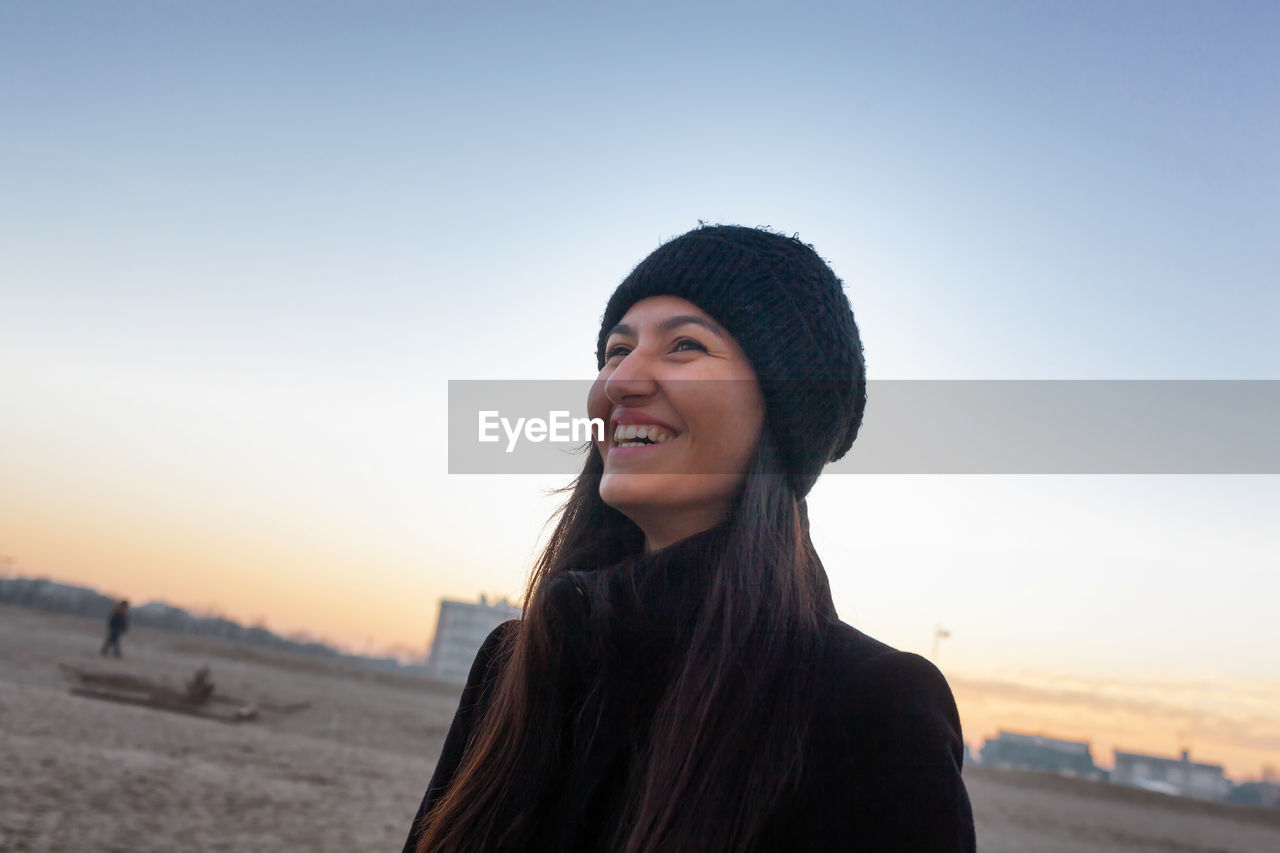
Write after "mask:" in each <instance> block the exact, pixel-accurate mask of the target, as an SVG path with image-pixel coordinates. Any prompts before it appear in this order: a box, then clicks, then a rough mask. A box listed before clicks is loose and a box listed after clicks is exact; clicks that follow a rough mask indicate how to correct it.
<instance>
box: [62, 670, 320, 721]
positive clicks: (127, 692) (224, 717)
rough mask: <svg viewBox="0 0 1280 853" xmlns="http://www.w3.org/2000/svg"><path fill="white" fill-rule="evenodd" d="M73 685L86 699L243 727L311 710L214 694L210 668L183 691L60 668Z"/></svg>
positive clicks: (305, 705)
mask: <svg viewBox="0 0 1280 853" xmlns="http://www.w3.org/2000/svg"><path fill="white" fill-rule="evenodd" d="M59 666H60V668H61V670H62V673H63V675H64V676H66V677H67V678H68V679H69V680H71V681H72V682H73V684H72V687H71V692H72V693H74V694H75V695H77V696H84V697H86V698H89V699H102V700H105V701H108V702H120V703H122V704H126V705H142V706H144V707H147V708H155V709H157V710H161V711H172V712H174V713H178V714H189V715H191V716H195V717H201V718H203V719H206V720H215V721H217V722H220V723H242V722H245V721H248V720H255V719H257V718H258V716H259V714H260V713H261V712H262V711H269V712H272V713H277V714H291V713H294V712H297V711H302V710H305V709H307V708H308V707H310V703H309V702H297V703H293V704H290V705H277V704H274V703H271V702H257V703H253V702H246V701H244V700H242V699H236V698H234V697H231V696H227V695H225V694H220V693H218V692H217V690H216V688H215V686H214V683H213V682H212V681H211V680H210V678H209V667H207V666H202V667H200V668H199V669H197V670H196V672H195V674H194V675H193V676H192V677H191V678H190V679H189V680H188V681H187V683H186V685H185V686H184V688H183V689H182V690H178V689H176V688H174V687H171V686H169V685H167V684H163V683H160V682H157V681H152V680H150V679H146V678H140V677H138V676H136V675H125V674H123V673H114V672H91V671H89V670H84V669H79V668H77V667H72V666H67V665H66V664H60V665H59Z"/></svg>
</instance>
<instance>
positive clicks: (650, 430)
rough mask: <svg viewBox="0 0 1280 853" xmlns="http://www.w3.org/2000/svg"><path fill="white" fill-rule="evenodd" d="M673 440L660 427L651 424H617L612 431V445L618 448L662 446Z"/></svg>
mask: <svg viewBox="0 0 1280 853" xmlns="http://www.w3.org/2000/svg"><path fill="white" fill-rule="evenodd" d="M673 438H675V436H673V435H672V434H671V433H669V432H667V431H666V430H665V429H663V428H662V427H660V426H654V425H653V424H618V426H617V428H616V429H614V431H613V443H614V444H615V445H617V446H618V447H644V446H645V445H648V444H663V443H665V442H668V441H670V440H671V439H673Z"/></svg>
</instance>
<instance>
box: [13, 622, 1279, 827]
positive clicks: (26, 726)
mask: <svg viewBox="0 0 1280 853" xmlns="http://www.w3.org/2000/svg"><path fill="white" fill-rule="evenodd" d="M100 628H101V626H100V625H99V624H98V623H97V622H94V621H89V620H84V619H81V618H78V617H70V616H57V615H49V614H44V613H37V612H33V611H29V610H24V609H21V608H15V607H11V606H0V732H3V737H0V851H15V853H16V851H62V850H68V851H72V850H74V851H293V850H299V851H301V850H307V851H357V850H358V851H384V850H385V851H392V850H399V849H400V845H401V844H402V843H403V840H404V836H405V833H406V831H407V829H408V823H409V820H410V819H411V817H412V815H413V813H414V810H415V809H416V807H417V803H418V800H419V798H420V797H421V795H422V790H423V788H424V787H425V784H426V781H427V779H428V778H429V777H430V775H431V770H432V766H433V763H434V760H435V757H436V755H437V754H438V752H439V750H440V746H441V743H442V740H443V737H444V734H445V732H446V731H447V729H448V725H449V721H450V719H451V717H452V714H453V710H454V706H455V704H456V702H457V688H456V687H453V686H450V685H444V684H440V683H436V682H431V681H428V680H426V679H421V678H412V677H407V676H399V675H393V674H384V673H378V672H375V671H372V670H368V669H365V668H362V667H359V666H356V665H354V664H350V663H345V662H332V661H325V660H321V659H314V658H309V657H304V656H300V655H294V654H286V653H278V652H271V651H265V650H259V649H256V648H253V647H247V646H243V645H237V644H234V643H230V642H224V641H217V640H206V639H197V638H192V637H186V636H182V635H176V634H168V633H164V632H159V631H148V630H146V629H134V630H132V631H130V632H129V633H128V634H127V635H126V636H125V639H124V652H125V656H124V657H123V658H122V659H120V660H113V659H105V658H102V657H100V656H99V655H98V645H99V643H100V642H101V639H102V638H101V630H100ZM60 665H62V666H73V667H79V668H81V669H86V670H95V671H111V672H117V673H120V674H130V675H136V676H141V677H146V678H150V679H158V680H164V681H167V682H169V683H171V684H172V685H173V686H175V687H181V685H182V684H183V683H184V682H185V681H186V680H187V679H188V678H190V677H191V675H192V673H193V672H194V671H195V670H196V669H197V668H199V667H200V666H206V665H207V666H208V667H209V668H210V671H211V676H212V680H213V682H214V683H215V685H216V688H217V692H218V693H220V694H227V695H230V696H234V697H237V698H240V699H244V700H246V701H250V702H253V703H256V704H258V705H259V706H261V707H262V708H264V709H267V708H273V707H277V708H278V707H287V706H290V705H295V704H299V703H304V702H305V703H308V705H307V707H306V708H305V709H304V710H300V711H295V712H293V713H282V712H281V713H276V712H271V711H268V710H263V712H262V714H261V716H260V718H259V719H257V720H254V721H251V722H245V723H240V724H234V725H231V724H223V723H218V722H212V721H209V720H204V719H200V718H196V717H188V716H183V715H180V714H173V713H166V712H163V711H157V710H152V709H148V708H143V707H134V706H129V705H119V704H114V703H109V702H102V701H96V700H93V699H88V698H84V697H81V696H75V695H72V694H71V693H70V692H69V690H68V687H69V682H68V681H67V679H66V678H65V676H64V675H63V674H62V672H61V671H60V669H59V667H60ZM966 780H967V783H968V785H969V790H970V794H971V797H972V800H973V804H974V810H975V814H976V818H977V822H978V842H979V849H981V850H983V851H1009V853H1014V851H1045V853H1059V851H1061V853H1086V852H1087V851H1088V852H1089V853H1092V851H1110V850H1115V851H1187V853H1190V851H1233V853H1234V851H1241V853H1244V852H1245V851H1249V853H1271V851H1275V850H1280V811H1270V812H1266V811H1259V810H1253V809H1245V808H1238V807H1231V806H1225V805H1217V804H1207V803H1197V802H1191V801H1187V800H1182V799H1178V798H1174V797H1168V796H1164V795H1160V794H1152V793H1146V792H1141V791H1132V790H1127V789H1121V788H1116V787H1113V786H1108V785H1101V784H1094V783H1086V782H1078V781H1074V780H1069V779H1060V778H1057V777H1053V776H1041V775H1037V774H1021V773H1008V772H999V771H992V770H985V769H982V768H970V769H967V770H966ZM833 843H834V842H833ZM841 849H843V848H841Z"/></svg>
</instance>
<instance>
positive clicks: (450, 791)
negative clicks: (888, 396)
mask: <svg viewBox="0 0 1280 853" xmlns="http://www.w3.org/2000/svg"><path fill="white" fill-rule="evenodd" d="M597 361H598V364H597V367H598V368H599V371H600V373H599V376H598V378H597V380H596V382H595V384H594V385H593V386H592V389H591V392H590V395H589V399H588V411H589V413H590V416H591V418H592V419H593V420H595V419H598V420H600V421H602V422H603V423H604V424H606V426H607V428H606V429H605V431H604V434H603V435H597V436H596V440H595V441H594V442H593V443H592V444H591V445H590V448H589V451H588V455H587V460H586V463H585V466H584V469H583V471H582V473H581V475H579V477H578V479H577V480H576V481H575V483H574V484H573V486H572V493H571V495H570V497H569V499H568V501H567V502H566V504H565V506H564V508H563V510H562V512H561V514H560V518H559V522H558V524H557V526H556V528H555V531H554V533H553V534H552V537H551V540H550V542H549V544H548V545H547V548H546V550H545V551H544V552H543V554H542V556H541V558H540V559H539V561H538V564H537V566H536V567H535V569H534V572H533V574H532V577H531V578H530V581H529V588H528V592H527V595H526V605H525V611H524V618H523V619H520V620H517V621H512V622H508V623H506V624H504V625H502V626H500V627H499V628H498V629H497V630H495V631H494V632H493V634H491V635H490V637H489V639H488V640H487V641H486V642H485V644H484V646H483V647H482V648H481V649H480V652H479V654H478V655H477V657H476V660H475V663H474V665H473V667H472V670H471V675H470V678H469V680H468V683H467V686H466V688H465V690H464V692H463V696H462V700H461V702H460V704H459V707H458V712H457V715H456V716H455V718H454V722H453V726H452V728H451V729H450V732H449V735H448V737H447V739H446V742H445V746H444V750H443V753H442V755H441V757H440V761H439V763H438V765H437V767H436V771H435V774H434V775H433V777H432V779H431V781H430V783H429V785H428V788H427V792H426V795H425V796H424V798H423V801H422V806H421V808H420V810H419V812H418V816H417V818H416V819H415V821H414V823H413V826H412V829H411V831H410V834H409V839H408V841H407V842H406V844H405V851H406V853H413V851H417V853H425V851H488V850H512V851H515V850H548V851H587V850H621V851H630V852H631V853H640V851H689V853H693V851H698V853H704V851H739V850H759V851H786V850H806V851H808V850H813V849H824V850H825V849H833V848H838V849H851V850H864V849H865V850H875V851H884V850H903V851H968V850H973V849H974V846H975V842H974V830H973V819H972V813H971V809H970V806H969V800H968V796H967V794H966V792H965V787H964V783H963V782H962V781H961V777H960V766H961V755H962V742H961V738H960V723H959V719H958V717H957V714H956V708H955V702H954V700H953V698H952V695H951V691H950V689H949V687H948V686H947V683H946V681H945V680H944V679H943V678H942V675H941V674H940V673H939V672H938V670H937V669H936V668H935V667H934V666H933V665H932V664H930V663H929V662H927V661H925V660H924V659H923V658H920V657H918V656H915V655H910V654H904V653H902V652H898V651H896V650H894V649H892V648H890V647H888V646H886V645H884V644H883V643H880V642H878V641H876V640H874V639H872V638H870V637H868V636H866V635H865V634H862V633H861V632H859V631H858V630H856V629H855V628H853V627H851V626H849V625H847V624H845V623H843V622H841V621H840V620H839V619H838V617H837V616H836V613H835V608H834V606H833V604H832V602H831V594H830V590H829V585H828V582H827V576H826V572H825V570H824V569H823V566H822V563H821V561H820V560H819V559H818V555H817V553H816V552H815V551H814V548H813V543H812V541H811V539H810V536H809V523H808V511H807V507H806V503H805V496H806V495H807V494H808V492H809V490H810V489H811V488H812V486H813V484H814V482H815V481H816V480H817V478H818V475H819V474H820V473H821V471H822V468H823V466H824V465H825V464H826V463H827V462H828V461H831V460H835V459H838V458H840V457H841V456H843V455H844V454H845V453H846V452H847V451H848V450H849V449H850V447H851V446H852V444H853V442H854V439H855V438H856V437H857V433H858V428H859V426H860V424H861V421H862V413H863V409H864V407H865V401H866V379H865V369H864V363H863V357H862V345H861V340H860V337H859V334H858V329H857V325H856V324H855V323H854V319H853V312H852V309H851V308H850V306H849V302H848V299H847V298H846V296H845V294H844V289H843V286H842V285H841V283H840V281H839V279H837V278H836V276H835V274H834V273H833V272H832V271H831V269H830V268H829V267H828V266H827V265H826V263H825V262H823V261H822V259H821V258H820V257H819V256H818V255H817V254H816V253H815V252H814V251H813V249H812V248H811V247H810V246H807V245H805V244H804V243H801V242H800V241H799V240H796V239H794V238H788V237H784V236H781V235H778V234H773V233H771V232H768V231H763V230H759V229H750V228H741V227H737V226H715V227H704V228H699V229H696V230H694V231H691V232H689V233H688V234H685V235H683V236H681V237H678V238H676V239H675V240H672V241H670V242H668V243H666V244H664V245H663V246H661V247H659V248H658V249H657V250H655V251H654V252H653V253H652V254H651V255H650V256H649V257H648V258H646V259H645V260H644V261H642V262H641V263H640V265H639V266H637V267H636V268H635V270H633V271H632V273H631V274H630V275H629V276H628V277H627V278H626V280H624V281H623V282H622V284H621V285H619V287H618V288H617V290H616V291H615V292H614V294H613V296H612V297H611V298H610V300H609V303H608V306H607V307H606V309H605V313H604V318H603V321H602V324H601V328H600V332H599V336H598V338H597Z"/></svg>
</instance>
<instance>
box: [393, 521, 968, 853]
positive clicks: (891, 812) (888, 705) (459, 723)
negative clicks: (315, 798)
mask: <svg viewBox="0 0 1280 853" xmlns="http://www.w3.org/2000/svg"><path fill="white" fill-rule="evenodd" d="M719 535H722V531H711V532H707V533H704V534H699V535H698V536H695V537H691V538H690V539H687V540H684V541H683V542H680V543H676V544H675V545H673V546H671V547H670V548H666V549H663V550H662V551H659V552H655V554H654V555H649V556H646V557H643V558H637V559H633V560H631V561H628V562H627V563H626V564H624V566H623V567H621V568H618V567H615V568H610V569H608V570H604V571H606V572H608V573H609V574H608V575H602V574H600V573H597V572H593V573H591V575H592V576H593V577H594V582H600V581H599V579H600V578H608V580H607V581H606V582H608V583H612V584H614V586H613V588H612V589H611V591H610V592H609V593H607V597H606V600H608V601H611V603H612V605H613V607H612V611H611V613H610V618H609V620H608V624H609V626H610V628H609V632H610V636H609V637H607V638H606V640H605V642H589V641H588V640H586V639H584V640H579V641H578V644H579V645H580V646H581V647H580V648H576V649H571V650H570V651H569V653H568V654H567V655H566V660H571V661H575V662H577V663H578V664H579V665H580V667H581V665H582V664H583V663H584V662H585V669H586V670H587V673H586V675H587V676H589V675H590V673H591V671H603V672H605V673H606V676H605V678H604V685H605V689H604V690H603V691H597V693H602V694H603V695H604V696H605V697H606V698H605V699H604V700H603V701H604V702H605V703H606V712H605V714H604V718H605V719H606V720H613V721H614V724H613V726H612V727H608V726H606V727H605V728H604V729H603V731H604V734H603V735H601V736H598V737H595V738H593V739H592V741H591V746H590V749H589V752H590V754H589V755H577V756H575V766H574V767H573V768H571V769H570V770H569V771H568V773H567V774H566V775H565V776H564V777H562V778H560V779H558V780H548V785H549V788H552V789H555V790H552V791H550V795H549V797H548V799H547V802H548V803H549V805H548V806H544V807H543V808H542V810H541V811H540V812H539V825H540V830H539V832H538V839H537V842H536V844H535V848H536V849H539V850H548V851H557V853H568V851H594V850H600V849H603V848H602V846H601V845H603V843H604V840H605V839H607V838H608V837H609V836H610V834H611V830H612V828H613V823H612V821H611V817H612V815H614V814H616V811H615V809H614V805H615V804H616V802H617V795H618V793H619V791H620V790H621V787H620V786H621V781H622V780H623V779H625V774H626V768H627V766H628V764H629V762H630V761H631V760H632V759H633V758H634V754H635V744H636V742H637V740H638V739H637V737H636V736H635V732H634V731H632V730H631V729H632V728H633V727H635V726H636V725H637V724H639V725H640V726H643V725H644V723H643V720H644V711H641V712H640V714H639V717H637V714H636V713H635V711H634V709H635V708H642V709H643V708H645V707H651V706H646V705H645V704H644V701H643V700H644V697H645V696H647V695H653V694H654V692H655V690H656V689H657V688H659V687H660V685H659V684H655V683H654V681H653V679H652V678H648V677H647V676H646V673H648V672H652V671H657V672H663V670H662V668H661V666H658V668H657V669H656V670H654V669H653V666H652V662H654V661H661V660H662V659H663V657H664V655H665V653H667V652H669V651H670V649H671V645H672V643H677V642H679V641H680V639H681V638H682V637H683V636H684V635H683V632H682V631H681V625H683V624H686V623H687V621H689V620H688V617H689V615H690V610H689V607H690V604H689V602H690V600H691V598H696V596H691V594H690V592H691V590H696V589H697V588H698V586H697V584H698V579H699V575H698V566H699V565H701V564H704V563H705V562H706V561H705V560H703V559H699V556H700V555H701V554H703V553H704V549H706V548H710V547H715V545H716V543H717V541H718V540H717V536H719ZM659 555H661V558H659ZM615 581H616V583H615ZM565 586H566V589H567V590H568V591H567V592H566V593H565V594H564V596H563V597H562V601H563V604H561V605H557V606H558V607H559V609H560V610H565V609H569V608H573V607H575V606H576V604H577V602H578V601H580V599H581V596H580V595H578V594H577V593H576V591H574V590H573V589H572V587H568V585H567V584H566V585H565ZM617 590H625V593H618V592H617ZM553 601H555V598H554V597H553ZM518 625H519V623H518V622H515V621H511V622H506V623H504V624H503V625H500V626H499V627H498V628H497V629H495V630H494V631H493V633H491V634H490V635H489V637H488V639H487V640H486V641H485V643H484V645H483V646H482V647H481V649H480V652H479V653H478V654H477V655H476V659H475V663H474V664H473V666H472V668H471V674H470V677H469V678H468V680H467V685H466V687H465V688H464V690H463V693H462V698H461V701H460V702H459V705H458V711H457V714H456V715H455V717H454V720H453V725H452V727H451V728H450V730H449V733H448V735H447V737H446V738H445V743H444V750H443V752H442V753H441V755H440V760H439V762H438V763H437V765H436V769H435V773H434V775H433V776H432V778H431V782H430V784H429V785H428V788H427V792H426V795H425V796H424V797H423V800H422V805H421V807H420V808H419V811H418V815H417V817H416V818H415V820H414V824H413V828H412V829H411V831H410V833H409V838H408V840H407V841H406V842H405V847H404V850H405V853H413V851H414V850H415V848H416V845H417V842H418V837H419V833H418V824H419V821H420V820H421V818H422V817H423V816H424V815H425V814H426V813H427V812H428V811H429V810H430V808H431V807H432V805H434V804H435V802H436V801H437V799H439V797H440V795H441V794H442V793H443V792H444V791H445V790H446V789H447V788H448V786H449V784H450V782H451V780H452V779H453V775H454V773H455V771H456V770H457V768H458V765H459V762H460V761H461V759H462V753H463V750H464V748H465V746H466V743H467V739H468V737H469V736H470V735H471V733H472V731H473V729H474V727H475V725H476V721H477V719H478V718H479V717H480V715H481V714H482V713H483V710H484V708H485V707H486V704H487V702H488V701H489V698H490V693H491V690H492V687H493V684H494V683H495V682H496V680H497V678H498V677H499V675H500V673H501V671H502V665H503V660H502V658H501V656H500V655H499V654H498V651H499V649H500V648H501V646H502V642H503V640H504V639H505V638H506V636H507V635H508V633H509V632H511V631H514V630H516V628H517V627H518ZM599 630H600V629H599V628H598V627H597V628H596V631H597V632H599ZM589 632H590V629H587V633H589ZM588 646H589V647H590V648H588ZM593 650H594V651H593ZM601 658H603V659H601ZM817 665H818V676H819V678H818V683H819V687H818V694H817V696H818V704H817V710H816V716H815V718H814V721H813V724H812V725H811V727H810V731H809V737H808V744H807V748H806V750H805V752H806V754H805V757H804V764H803V766H804V768H805V769H804V774H803V778H802V782H801V785H800V789H799V792H798V793H797V794H796V795H795V796H793V797H790V798H788V799H787V800H786V801H785V803H784V804H783V805H782V806H780V807H779V808H778V809H777V810H775V813H774V814H773V815H772V816H771V817H770V818H769V819H768V820H767V822H766V824H765V827H764V831H763V834H762V836H761V839H760V841H759V843H758V844H757V845H756V847H755V848H754V849H757V850H760V851H787V850H795V851H805V853H814V851H822V850H867V851H877V853H878V851H904V853H905V851H911V853H927V852H928V851H939V853H943V851H946V853H951V851H972V850H974V849H975V841H974V828H973V816H972V812H971V809H970V805H969V798H968V795H967V793H966V791H965V787H964V782H963V781H962V779H961V776H960V769H961V764H962V761H963V744H962V741H961V738H960V720H959V717H958V715H957V713H956V706H955V701H954V699H953V698H952V695H951V690H950V688H949V687H948V686H947V683H946V680H945V679H944V678H943V677H942V674H941V673H940V672H939V671H938V669H937V668H936V667H935V666H934V665H933V664H931V663H930V662H929V661H927V660H925V659H924V658H922V657H920V656H918V655H913V654H907V653H904V652H899V651H896V650H895V649H892V648H890V647H889V646H887V645H885V644H884V643H881V642H879V641H877V640H874V639H872V638H871V637H868V636H867V635H865V634H863V633H861V632H860V631H858V630H856V629H855V628H852V627H850V626H849V625H846V624H844V623H843V622H839V621H835V620H832V621H831V622H830V623H829V624H828V626H827V628H826V631H825V633H824V636H823V640H822V652H821V654H820V656H819V660H818V663H817ZM659 678H660V677H659ZM609 697H613V698H612V699H610V698H609ZM611 702H612V704H610V703H611ZM619 708H626V709H628V710H626V711H617V710H611V709H619ZM743 748H744V749H749V748H750V739H749V738H744V744H743Z"/></svg>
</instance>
